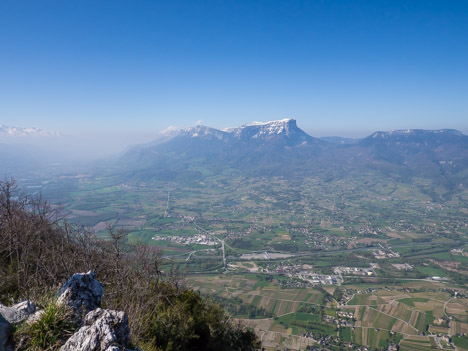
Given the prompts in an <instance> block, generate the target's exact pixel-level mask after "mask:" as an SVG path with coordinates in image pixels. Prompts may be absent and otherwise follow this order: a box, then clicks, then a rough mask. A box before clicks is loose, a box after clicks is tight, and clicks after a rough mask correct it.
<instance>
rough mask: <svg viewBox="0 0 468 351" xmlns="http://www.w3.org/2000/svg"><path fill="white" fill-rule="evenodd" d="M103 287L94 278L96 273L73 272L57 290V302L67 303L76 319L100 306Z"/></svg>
mask: <svg viewBox="0 0 468 351" xmlns="http://www.w3.org/2000/svg"><path fill="white" fill-rule="evenodd" d="M103 294H104V289H103V287H102V285H101V283H99V281H98V280H97V279H96V273H94V272H93V271H89V272H88V273H76V274H74V275H73V276H72V277H71V278H70V279H69V280H68V281H67V282H66V283H65V284H64V285H63V286H62V288H61V289H60V290H59V293H58V295H59V297H58V299H57V302H58V303H59V304H64V305H68V306H70V307H71V308H72V309H73V312H74V314H75V316H76V317H77V319H78V320H81V317H82V316H83V315H85V314H87V313H88V312H90V311H92V310H94V309H96V308H98V307H100V306H101V300H102V295H103Z"/></svg>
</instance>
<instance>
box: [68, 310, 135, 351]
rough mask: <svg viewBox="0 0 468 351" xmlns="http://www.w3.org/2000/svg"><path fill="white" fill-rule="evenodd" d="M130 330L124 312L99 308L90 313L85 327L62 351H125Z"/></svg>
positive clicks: (85, 320)
mask: <svg viewBox="0 0 468 351" xmlns="http://www.w3.org/2000/svg"><path fill="white" fill-rule="evenodd" d="M129 334H130V329H129V327H128V319H127V316H126V314H125V313H124V312H118V311H111V310H103V309H101V308H98V309H96V310H94V311H91V312H89V313H88V314H87V315H86V317H85V319H84V325H83V326H82V327H81V328H80V330H78V331H77V332H76V333H75V334H73V336H72V337H70V339H68V340H67V342H66V343H65V345H63V346H62V347H61V348H60V350H61V351H74V350H82V351H117V350H122V349H125V347H126V346H127V344H128V342H129Z"/></svg>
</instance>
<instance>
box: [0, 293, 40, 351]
mask: <svg viewBox="0 0 468 351" xmlns="http://www.w3.org/2000/svg"><path fill="white" fill-rule="evenodd" d="M35 311H36V305H35V304H34V303H32V302H30V301H23V302H20V303H17V304H16V305H13V306H9V307H8V306H4V305H2V304H0V351H12V350H13V349H12V347H11V345H10V344H9V341H8V338H9V337H10V333H11V325H12V324H18V323H21V322H22V321H24V320H26V319H27V318H28V317H29V316H30V315H32V314H34V312H35Z"/></svg>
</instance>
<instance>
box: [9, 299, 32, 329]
mask: <svg viewBox="0 0 468 351" xmlns="http://www.w3.org/2000/svg"><path fill="white" fill-rule="evenodd" d="M35 312H36V305H35V304H34V303H33V302H31V301H23V302H20V303H17V304H16V305H13V306H10V307H7V306H3V305H2V304H0V315H2V316H3V318H5V319H6V320H7V321H8V322H10V323H12V324H18V323H21V322H22V321H24V320H26V319H27V318H28V317H29V316H30V315H32V314H34V313H35Z"/></svg>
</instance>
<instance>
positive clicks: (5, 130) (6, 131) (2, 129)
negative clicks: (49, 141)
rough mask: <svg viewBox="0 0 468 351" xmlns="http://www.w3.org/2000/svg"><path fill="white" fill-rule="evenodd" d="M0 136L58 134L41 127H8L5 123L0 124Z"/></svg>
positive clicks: (46, 135) (45, 135) (48, 135)
mask: <svg viewBox="0 0 468 351" xmlns="http://www.w3.org/2000/svg"><path fill="white" fill-rule="evenodd" d="M0 136H9V137H25V136H29V137H50V136H58V133H56V132H49V131H46V130H43V129H39V128H34V127H29V128H21V127H10V126H7V125H4V124H2V125H0Z"/></svg>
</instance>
